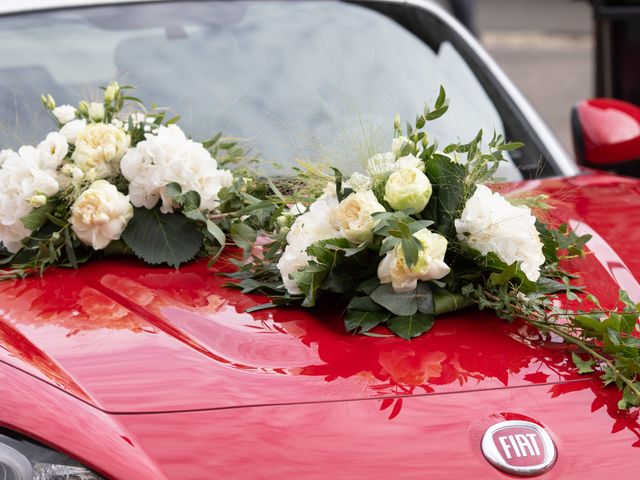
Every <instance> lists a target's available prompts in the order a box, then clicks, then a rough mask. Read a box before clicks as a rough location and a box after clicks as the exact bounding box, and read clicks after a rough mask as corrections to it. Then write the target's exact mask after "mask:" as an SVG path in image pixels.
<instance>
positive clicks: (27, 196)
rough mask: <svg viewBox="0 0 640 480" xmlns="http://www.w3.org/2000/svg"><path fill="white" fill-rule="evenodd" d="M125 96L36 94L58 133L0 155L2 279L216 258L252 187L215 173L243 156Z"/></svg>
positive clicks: (111, 90) (121, 92) (119, 92)
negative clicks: (128, 260)
mask: <svg viewBox="0 0 640 480" xmlns="http://www.w3.org/2000/svg"><path fill="white" fill-rule="evenodd" d="M130 89H131V87H128V86H119V85H118V84H117V83H113V84H111V85H109V86H108V87H106V88H105V89H104V100H103V101H102V102H99V103H98V102H92V103H89V102H86V101H81V102H80V103H79V105H78V107H74V106H71V105H61V106H56V103H55V100H54V99H53V98H52V97H51V95H47V96H43V97H42V103H43V105H44V107H45V108H46V109H47V111H49V112H50V114H51V116H52V117H53V119H54V120H55V122H56V125H57V129H56V130H55V131H52V132H51V133H49V134H48V135H47V136H46V138H45V139H44V140H43V141H42V142H41V143H39V144H38V145H37V146H23V147H21V148H20V149H19V150H18V151H17V152H14V151H12V150H2V151H0V242H1V244H2V250H1V251H0V258H1V259H2V263H3V264H4V265H5V266H7V267H8V268H7V270H5V271H4V272H2V273H3V275H2V277H3V278H14V277H22V276H25V275H28V274H31V273H37V272H42V271H43V270H44V269H46V268H47V267H50V266H53V265H59V266H68V267H77V265H78V264H80V263H83V262H85V261H87V260H88V259H89V258H91V257H94V256H96V255H97V254H113V253H133V254H135V255H136V256H138V257H139V258H141V259H142V260H144V261H145V262H147V263H149V264H162V263H165V264H169V265H172V266H175V267H178V266H179V265H180V264H181V263H183V262H186V261H189V260H191V259H192V258H194V257H196V256H197V255H199V254H203V255H205V256H208V257H215V256H216V255H219V253H220V251H221V250H222V247H223V246H224V245H225V233H224V231H223V230H222V228H225V230H229V228H231V223H230V221H231V220H232V218H231V216H230V215H228V214H229V212H230V210H233V209H236V210H237V209H238V208H239V207H240V208H241V207H242V206H243V205H244V203H246V202H245V201H244V200H243V197H242V195H246V194H247V193H246V192H247V191H248V189H250V188H251V185H252V184H253V182H252V181H251V179H250V178H247V175H248V174H247V173H245V174H244V175H241V176H240V175H235V176H234V174H232V173H231V171H230V170H228V169H223V168H219V166H220V164H225V163H237V162H239V161H240V160H241V159H242V158H243V155H244V152H243V151H242V149H241V148H240V147H238V146H237V143H236V142H229V141H226V142H225V141H222V140H221V139H222V137H221V135H220V134H218V135H216V136H215V137H214V138H212V139H211V140H209V141H207V142H204V143H198V142H195V141H193V140H191V139H189V138H188V137H187V136H186V135H185V133H184V132H183V131H182V130H181V129H180V127H178V126H177V124H176V122H177V121H178V119H179V117H174V118H172V119H168V120H165V112H164V111H160V110H158V111H156V110H153V111H151V112H149V111H147V110H146V109H145V108H144V105H143V104H142V102H140V100H138V99H137V98H135V97H132V96H130V95H128V91H129V90H130ZM216 157H218V158H219V160H220V161H217V160H216ZM239 171H240V170H239ZM240 173H242V172H240ZM226 217H229V218H226ZM221 226H222V228H221Z"/></svg>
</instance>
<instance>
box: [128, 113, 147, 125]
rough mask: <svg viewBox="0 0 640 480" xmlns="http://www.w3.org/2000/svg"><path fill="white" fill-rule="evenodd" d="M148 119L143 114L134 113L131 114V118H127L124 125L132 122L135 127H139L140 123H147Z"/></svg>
mask: <svg viewBox="0 0 640 480" xmlns="http://www.w3.org/2000/svg"><path fill="white" fill-rule="evenodd" d="M146 118H147V117H146V116H145V114H144V113H142V112H133V113H131V114H129V116H127V118H126V120H125V121H124V123H125V124H128V123H129V121H131V123H132V124H133V125H134V126H135V125H138V124H140V123H144V122H145V121H146Z"/></svg>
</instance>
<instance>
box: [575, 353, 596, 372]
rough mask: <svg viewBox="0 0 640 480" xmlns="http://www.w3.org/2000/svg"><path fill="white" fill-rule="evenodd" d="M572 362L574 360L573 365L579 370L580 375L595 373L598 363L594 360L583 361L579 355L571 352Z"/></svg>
mask: <svg viewBox="0 0 640 480" xmlns="http://www.w3.org/2000/svg"><path fill="white" fill-rule="evenodd" d="M571 360H573V364H574V365H575V366H576V368H577V369H578V373H580V374H583V373H593V366H594V365H595V363H596V362H595V361H594V360H593V359H589V360H583V359H582V358H580V356H579V355H577V354H576V353H574V352H571Z"/></svg>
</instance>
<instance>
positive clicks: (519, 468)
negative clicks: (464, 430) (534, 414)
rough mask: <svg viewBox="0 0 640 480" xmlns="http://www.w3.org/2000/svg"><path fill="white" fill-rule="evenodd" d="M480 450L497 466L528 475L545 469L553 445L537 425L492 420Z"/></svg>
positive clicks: (551, 458) (550, 460)
mask: <svg viewBox="0 0 640 480" xmlns="http://www.w3.org/2000/svg"><path fill="white" fill-rule="evenodd" d="M482 453H483V454H484V456H485V458H486V459H487V460H488V461H489V462H490V463H491V464H492V465H493V466H494V467H496V468H497V469H499V470H502V471H503V472H507V473H511V474H512V475H519V476H522V477H528V476H533V475H539V474H541V473H544V472H546V471H547V470H549V469H550V468H551V467H552V466H553V463H554V462H555V461H556V446H555V445H554V444H553V440H551V437H550V436H549V434H548V433H547V432H546V431H545V430H544V428H542V427H541V426H540V425H536V424H535V423H532V422H525V421H520V420H509V421H506V422H500V423H496V424H495V425H492V426H491V427H489V428H488V429H487V431H486V432H485V433H484V435H483V437H482Z"/></svg>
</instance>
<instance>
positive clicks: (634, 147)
mask: <svg viewBox="0 0 640 480" xmlns="http://www.w3.org/2000/svg"><path fill="white" fill-rule="evenodd" d="M576 108H577V111H578V117H579V119H580V125H581V127H582V134H583V139H584V156H585V160H586V163H587V164H588V165H592V166H596V167H597V166H606V165H612V164H616V163H619V162H625V161H630V160H638V159H640V108H638V107H637V106H635V105H633V104H631V103H628V102H623V101H621V100H615V99H612V98H594V99H591V100H584V101H582V102H580V103H579V104H578V105H577V107H576Z"/></svg>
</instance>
